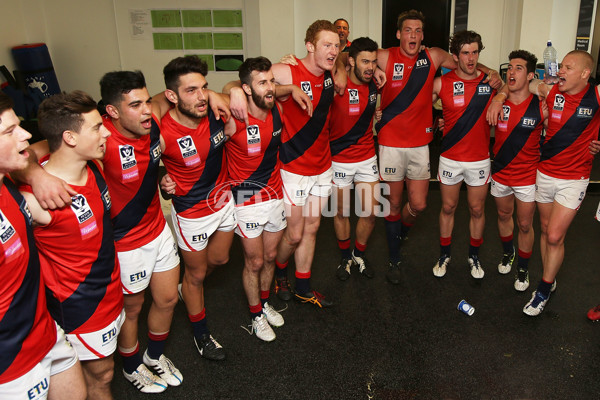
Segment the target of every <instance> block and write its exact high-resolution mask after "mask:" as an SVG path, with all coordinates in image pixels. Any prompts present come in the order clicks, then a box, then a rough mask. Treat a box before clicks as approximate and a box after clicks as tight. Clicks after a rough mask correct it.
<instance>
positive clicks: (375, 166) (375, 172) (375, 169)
mask: <svg viewBox="0 0 600 400" xmlns="http://www.w3.org/2000/svg"><path fill="white" fill-rule="evenodd" d="M371 167H372V168H373V175H377V173H378V171H377V165H376V164H373V165H372V166H371Z"/></svg>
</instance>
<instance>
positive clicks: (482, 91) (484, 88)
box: [477, 85, 492, 96]
mask: <svg viewBox="0 0 600 400" xmlns="http://www.w3.org/2000/svg"><path fill="white" fill-rule="evenodd" d="M490 93H492V88H491V87H490V85H477V94H478V95H482V96H486V95H488V94H490Z"/></svg>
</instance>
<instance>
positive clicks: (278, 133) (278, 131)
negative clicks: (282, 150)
mask: <svg viewBox="0 0 600 400" xmlns="http://www.w3.org/2000/svg"><path fill="white" fill-rule="evenodd" d="M279 135H281V129H277V130H276V131H275V132H273V137H277V136H279Z"/></svg>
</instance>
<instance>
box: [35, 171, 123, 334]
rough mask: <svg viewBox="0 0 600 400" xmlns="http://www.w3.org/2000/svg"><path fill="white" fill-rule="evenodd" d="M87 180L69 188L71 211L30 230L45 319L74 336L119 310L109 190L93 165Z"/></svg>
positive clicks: (56, 212)
mask: <svg viewBox="0 0 600 400" xmlns="http://www.w3.org/2000/svg"><path fill="white" fill-rule="evenodd" d="M87 175H88V176H87V181H86V183H85V185H84V186H76V185H71V187H72V188H73V189H74V190H76V191H77V194H76V195H75V196H73V197H72V198H71V199H72V204H71V206H70V207H64V208H61V209H58V210H49V213H50V215H51V217H52V219H51V221H50V223H49V224H48V225H45V226H38V227H36V228H35V230H34V234H35V241H36V243H37V245H38V249H39V250H40V263H41V266H42V273H43V276H44V281H45V283H46V287H47V291H46V294H47V296H46V297H47V301H48V308H49V310H50V314H51V315H52V317H53V318H54V320H56V322H58V324H59V325H60V326H61V327H62V328H63V329H64V331H65V333H73V334H78V333H90V332H94V331H97V330H99V329H102V328H104V327H105V326H107V325H108V324H109V323H111V322H112V321H113V320H115V319H116V318H117V317H118V316H119V314H120V313H121V310H122V309H123V292H122V290H121V276H120V270H119V262H118V259H117V256H116V250H115V242H114V237H113V230H112V224H111V222H110V206H111V203H110V195H109V193H108V187H107V186H106V182H105V180H104V176H103V174H102V171H101V170H100V168H99V166H98V165H97V164H96V162H95V161H90V162H88V167H87ZM26 190H31V189H30V188H26Z"/></svg>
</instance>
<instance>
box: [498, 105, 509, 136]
mask: <svg viewBox="0 0 600 400" xmlns="http://www.w3.org/2000/svg"><path fill="white" fill-rule="evenodd" d="M509 117H510V106H507V105H503V106H502V114H500V115H499V116H498V129H500V130H501V131H506V130H507V129H508V118H509Z"/></svg>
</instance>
